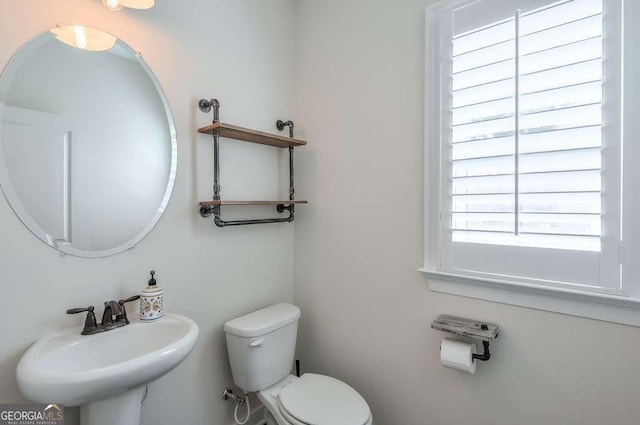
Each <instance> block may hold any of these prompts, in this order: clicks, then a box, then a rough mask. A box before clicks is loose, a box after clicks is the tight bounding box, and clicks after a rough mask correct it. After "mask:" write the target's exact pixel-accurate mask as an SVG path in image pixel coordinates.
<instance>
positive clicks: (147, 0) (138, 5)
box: [102, 0, 156, 11]
mask: <svg viewBox="0 0 640 425" xmlns="http://www.w3.org/2000/svg"><path fill="white" fill-rule="evenodd" d="M155 3H156V2H155V0H102V4H104V5H105V7H106V8H107V9H109V10H114V11H115V10H120V9H122V8H123V7H128V8H129V9H139V10H142V9H151V8H152V7H153V6H154V5H155Z"/></svg>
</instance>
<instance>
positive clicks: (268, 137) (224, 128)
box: [198, 99, 307, 227]
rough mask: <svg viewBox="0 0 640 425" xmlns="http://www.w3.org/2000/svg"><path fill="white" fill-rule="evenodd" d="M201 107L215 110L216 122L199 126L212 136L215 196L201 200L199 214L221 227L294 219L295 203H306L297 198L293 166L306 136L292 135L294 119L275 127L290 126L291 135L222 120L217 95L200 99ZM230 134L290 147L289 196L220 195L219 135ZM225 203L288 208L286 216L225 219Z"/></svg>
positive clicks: (201, 108) (278, 123)
mask: <svg viewBox="0 0 640 425" xmlns="http://www.w3.org/2000/svg"><path fill="white" fill-rule="evenodd" d="M198 107H199V108H200V110H201V111H202V112H205V113H208V112H210V111H211V110H213V123H212V124H211V125H208V126H206V127H202V128H200V129H198V132H199V133H203V134H209V135H211V136H213V200H212V201H203V202H200V215H201V216H202V217H210V216H212V215H213V218H214V222H215V224H216V226H218V227H226V226H242V225H248V224H266V223H291V222H292V221H293V220H294V218H295V205H296V204H306V203H307V201H300V200H296V199H295V185H294V169H293V149H294V148H295V147H297V146H304V145H306V144H307V142H305V141H304V140H300V139H295V138H294V137H293V128H294V124H293V121H283V120H278V121H277V122H276V128H277V129H278V130H280V131H282V130H284V129H285V128H289V137H283V136H279V135H275V134H270V133H264V132H261V131H256V130H250V129H247V128H243V127H238V126H235V125H231V124H225V123H222V122H220V102H219V101H218V100H217V99H211V100H206V99H201V100H200V101H199V102H198ZM221 137H225V138H230V139H235V140H241V141H245V142H250V143H258V144H262V145H268V146H274V147H278V148H288V149H289V199H286V200H278V201H230V200H223V199H221V197H220V192H221V186H220V138H221ZM223 205H274V206H275V207H276V211H277V212H278V213H284V212H285V211H287V212H288V215H287V217H280V218H265V219H252V220H223V219H222V212H221V207H222V206H223Z"/></svg>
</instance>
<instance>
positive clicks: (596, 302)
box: [418, 0, 640, 327]
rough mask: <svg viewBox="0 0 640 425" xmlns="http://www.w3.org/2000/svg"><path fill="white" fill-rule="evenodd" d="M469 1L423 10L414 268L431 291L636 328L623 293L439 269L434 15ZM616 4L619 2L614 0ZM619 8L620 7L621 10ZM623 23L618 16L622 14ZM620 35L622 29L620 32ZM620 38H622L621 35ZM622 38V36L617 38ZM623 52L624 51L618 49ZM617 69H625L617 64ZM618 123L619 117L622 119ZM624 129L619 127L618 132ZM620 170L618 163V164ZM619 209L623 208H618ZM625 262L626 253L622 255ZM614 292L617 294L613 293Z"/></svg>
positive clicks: (639, 308) (635, 315) (452, 0)
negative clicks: (418, 240)
mask: <svg viewBox="0 0 640 425" xmlns="http://www.w3.org/2000/svg"><path fill="white" fill-rule="evenodd" d="M467 2H469V0H444V1H441V2H438V3H436V4H434V5H432V6H429V7H427V8H426V12H425V18H426V19H425V21H426V26H425V41H426V42H425V86H424V89H425V129H424V135H425V145H424V146H425V150H424V155H425V162H424V164H425V168H424V185H425V186H424V188H425V195H426V196H425V203H424V208H425V210H424V220H425V221H424V267H421V268H419V269H418V271H419V272H421V273H423V274H424V275H425V277H426V278H427V281H428V285H429V288H430V290H431V291H434V292H441V293H446V294H452V295H458V296H465V297H469V298H475V299H481V300H488V301H493V302H499V303H504V304H510V305H516V306H522V307H529V308H534V309H540V310H546V311H552V312H557V313H563V314H568V315H573V316H580V317H587V318H592V319H598V320H604V321H609V322H615V323H622V324H627V325H633V326H639V327H640V298H637V297H633V296H629V294H627V293H626V292H625V291H622V290H621V291H620V292H619V293H618V294H607V293H603V292H590V291H584V290H572V289H570V288H566V287H553V286H544V285H537V284H531V283H526V282H523V281H517V280H515V279H514V280H510V279H508V277H506V278H505V279H501V278H493V277H486V276H472V275H463V274H457V273H455V272H449V271H443V270H439V268H438V265H437V261H438V260H437V259H438V256H437V255H431V256H430V255H429V254H430V253H431V252H434V253H437V252H439V249H440V246H441V242H442V235H441V233H440V219H439V214H440V205H439V204H440V202H441V199H442V196H443V193H442V192H443V190H442V185H441V174H442V173H441V164H440V154H441V152H440V149H441V146H440V143H434V142H432V141H433V140H439V139H440V135H441V134H442V118H443V117H442V113H441V110H440V104H441V99H440V96H441V91H440V87H439V83H438V77H439V75H440V72H439V63H440V48H439V47H438V46H439V42H437V40H439V38H440V34H439V25H437V18H438V12H439V11H440V10H441V9H442V8H444V7H447V8H449V7H452V6H457V5H461V4H464V3H467ZM620 3H622V0H620ZM623 7H624V6H620V8H621V9H622V8H623ZM623 19H624V16H623ZM623 28H624V25H623ZM625 32H626V29H625ZM625 35H626V34H625ZM623 40H624V38H623ZM622 49H626V47H622ZM621 71H622V72H623V73H624V72H625V71H626V69H625V67H624V66H622V69H621ZM623 119H624V118H623ZM625 130H626V129H624V128H623V129H621V130H620V131H621V133H622V132H625ZM622 166H623V167H624V164H623V165H622ZM621 208H625V207H624V205H623V206H622V207H621ZM622 257H623V258H624V259H625V260H626V259H627V257H628V256H627V255H622ZM616 292H617V291H616Z"/></svg>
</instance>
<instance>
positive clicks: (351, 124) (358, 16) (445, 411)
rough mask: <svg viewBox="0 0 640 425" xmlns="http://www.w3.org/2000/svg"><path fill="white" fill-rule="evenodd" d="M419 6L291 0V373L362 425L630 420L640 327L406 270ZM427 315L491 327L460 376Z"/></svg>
mask: <svg viewBox="0 0 640 425" xmlns="http://www.w3.org/2000/svg"><path fill="white" fill-rule="evenodd" d="M429 3H430V2H429V1H428V0H405V1H402V2H399V1H394V0H299V1H298V2H297V5H296V40H297V45H296V51H295V55H296V92H295V95H296V102H295V108H294V109H295V116H294V118H295V122H296V129H297V131H298V135H300V136H301V137H306V138H307V139H308V140H309V142H310V143H309V145H308V147H307V148H305V149H304V150H300V153H299V154H298V159H299V163H298V168H297V170H298V176H299V177H298V181H299V184H298V190H299V192H302V193H305V196H308V198H309V199H311V200H312V201H313V203H312V204H311V205H310V207H309V209H308V210H307V213H306V214H303V215H301V216H300V217H299V218H298V219H297V224H296V232H295V249H296V259H295V278H296V286H295V299H296V302H297V303H298V305H300V307H301V309H302V315H303V319H302V322H301V329H300V342H299V344H298V347H299V352H300V355H301V358H302V361H303V363H302V364H303V369H304V370H306V371H319V372H324V373H328V374H332V375H334V376H337V377H338V378H341V379H344V380H345V381H346V382H348V383H350V384H352V385H353V386H354V387H355V388H357V389H358V390H359V391H361V393H362V394H363V395H364V396H365V398H366V399H367V400H368V401H369V403H370V405H371V407H372V409H373V414H374V420H375V423H376V425H399V424H402V425H419V424H429V425H435V424H441V425H467V424H478V425H513V424H518V425H539V424H553V425H573V424H575V425H578V424H580V425H601V424H610V425H634V424H638V423H640V410H638V407H637V399H638V393H639V389H640V367H638V353H640V329H638V328H633V327H627V326H622V325H615V324H611V323H606V322H600V321H594V320H588V319H581V318H576V317H571V316H564V315H560V314H555V313H548V312H542V311H536V310H531V309H525V308H519V307H513V306H508V305H503V304H496V303H491V302H485V301H478V300H473V299H468V298H462V297H455V296H449V295H444V294H438V293H434V292H430V291H429V289H428V287H427V282H426V280H425V278H424V277H423V276H422V275H421V274H420V273H418V272H417V271H416V269H417V268H418V267H420V266H421V265H422V262H423V247H422V244H423V211H424V207H423V198H424V197H423V151H424V149H423V114H424V107H423V97H424V95H423V87H424V83H423V72H424V53H423V52H424V41H423V40H424V8H425V7H426V6H427V5H428V4H429ZM628 3H631V2H628ZM629 12H630V13H632V15H631V16H632V17H631V19H633V16H636V19H637V16H638V13H639V12H638V9H637V8H635V9H629ZM441 313H449V314H454V315H460V316H465V317H472V318H478V319H480V320H486V321H490V322H495V323H498V324H499V325H500V327H501V334H500V337H499V338H498V340H497V341H496V342H495V344H493V345H492V358H491V360H490V361H489V362H488V363H486V364H484V363H483V364H480V365H479V366H478V371H477V373H476V375H474V376H470V375H465V374H461V373H459V372H457V371H453V370H449V369H444V368H443V367H441V366H440V363H439V344H440V341H441V337H442V334H441V333H439V332H436V331H434V330H431V329H430V327H429V325H430V323H431V321H432V320H433V319H434V318H435V317H437V316H438V315H439V314H441Z"/></svg>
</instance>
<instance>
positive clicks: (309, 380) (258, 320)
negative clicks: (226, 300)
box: [224, 303, 373, 425]
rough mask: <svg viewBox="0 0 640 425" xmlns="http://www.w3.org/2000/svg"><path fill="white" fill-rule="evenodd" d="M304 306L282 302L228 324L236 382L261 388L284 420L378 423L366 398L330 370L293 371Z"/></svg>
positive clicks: (319, 424) (312, 424) (322, 424)
mask: <svg viewBox="0 0 640 425" xmlns="http://www.w3.org/2000/svg"><path fill="white" fill-rule="evenodd" d="M299 318H300V309H299V308H298V307H296V306H294V305H291V304H287V303H280V304H276V305H273V306H271V307H267V308H264V309H262V310H258V311H256V312H253V313H249V314H247V315H244V316H241V317H238V318H237V319H234V320H231V321H229V322H227V323H225V325H224V330H225V332H226V335H227V350H228V353H229V362H230V364H231V372H232V374H233V380H234V382H235V384H236V385H237V386H238V387H240V388H241V389H242V390H244V391H245V392H247V393H249V392H256V393H257V396H258V399H259V400H260V401H261V402H262V403H263V404H264V405H265V407H266V408H267V410H268V412H269V414H270V416H269V415H267V423H270V422H271V419H273V420H274V421H275V422H276V423H277V424H278V425H372V424H373V419H372V417H371V411H370V409H369V406H368V405H367V402H366V401H365V400H364V398H363V397H362V396H361V395H360V394H359V393H358V392H357V391H356V390H354V389H353V388H351V387H350V386H349V385H347V384H346V383H344V382H342V381H340V380H338V379H335V378H332V377H330V376H325V375H318V374H314V373H306V374H304V375H302V376H300V377H297V376H294V375H291V374H290V371H291V368H292V364H293V357H294V352H295V345H296V339H297V329H298V320H299Z"/></svg>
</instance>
